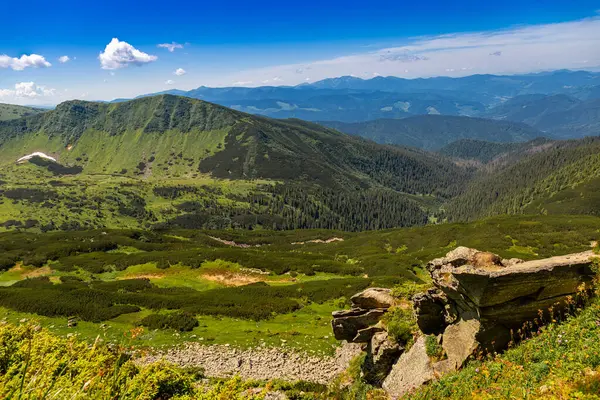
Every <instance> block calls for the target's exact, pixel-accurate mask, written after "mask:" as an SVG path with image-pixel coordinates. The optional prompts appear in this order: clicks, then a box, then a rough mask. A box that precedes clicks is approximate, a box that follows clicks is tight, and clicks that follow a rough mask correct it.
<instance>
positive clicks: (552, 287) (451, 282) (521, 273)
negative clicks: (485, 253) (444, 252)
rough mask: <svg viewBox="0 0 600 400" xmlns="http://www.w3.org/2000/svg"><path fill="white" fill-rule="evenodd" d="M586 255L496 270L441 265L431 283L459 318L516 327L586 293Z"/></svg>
mask: <svg viewBox="0 0 600 400" xmlns="http://www.w3.org/2000/svg"><path fill="white" fill-rule="evenodd" d="M592 256H593V253H592V252H591V251H587V252H583V253H577V254H570V255H567V256H559V257H551V258H547V259H543V260H535V261H528V262H523V263H516V264H512V266H510V267H502V268H498V269H490V268H475V267H473V266H471V265H463V266H459V267H455V266H452V265H449V264H447V265H444V266H442V267H440V268H438V269H436V270H434V271H433V272H432V278H433V282H434V284H435V286H436V287H438V288H439V289H441V290H442V291H443V292H444V293H445V295H446V296H447V297H448V299H449V301H450V302H452V303H454V304H456V306H457V308H458V309H459V312H460V313H462V314H465V313H472V314H476V315H478V318H479V319H480V320H482V323H483V324H484V325H486V324H487V322H486V321H489V323H493V324H494V325H498V324H501V325H504V326H506V328H507V329H511V328H519V327H520V326H521V325H522V324H523V323H524V322H527V321H533V320H534V319H535V318H537V317H538V313H539V310H548V308H549V307H555V308H556V307H559V306H560V305H561V304H562V305H564V304H566V303H567V302H568V301H569V299H570V298H572V297H574V296H575V295H576V294H577V293H579V292H580V291H581V290H585V289H586V288H588V289H589V288H590V287H591V284H592V281H593V279H594V276H595V273H594V271H593V270H592V260H591V258H592Z"/></svg>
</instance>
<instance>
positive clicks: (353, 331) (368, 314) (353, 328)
mask: <svg viewBox="0 0 600 400" xmlns="http://www.w3.org/2000/svg"><path fill="white" fill-rule="evenodd" d="M385 312H386V310H384V309H373V310H356V309H354V310H348V311H347V312H339V311H338V312H334V313H333V317H334V318H333V321H331V326H332V328H333V334H334V335H335V338H336V339H337V340H347V341H352V339H354V338H355V337H356V335H357V334H358V331H359V330H361V329H365V328H368V327H369V326H371V325H375V324H377V323H378V322H379V320H380V319H381V317H382V316H383V314H385Z"/></svg>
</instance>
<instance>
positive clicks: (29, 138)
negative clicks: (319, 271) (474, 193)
mask: <svg viewBox="0 0 600 400" xmlns="http://www.w3.org/2000/svg"><path fill="white" fill-rule="evenodd" d="M34 151H40V152H44V153H46V154H48V155H50V156H52V157H55V158H56V159H57V160H58V161H59V162H61V163H63V164H77V165H80V166H81V167H83V172H84V173H96V174H99V173H104V174H117V173H121V172H122V171H124V170H126V172H123V174H125V175H129V176H131V175H132V174H134V172H135V173H137V174H138V175H140V174H143V175H144V176H146V177H148V176H152V177H177V176H186V177H191V176H194V175H197V174H198V173H205V174H210V175H212V176H213V177H217V178H230V179H254V178H263V179H276V180H297V181H307V182H310V183H322V184H327V185H334V186H335V185H346V184H352V185H358V186H362V187H367V186H372V185H373V184H379V185H383V186H387V187H391V188H393V189H395V190H399V191H406V192H409V193H421V194H423V193H431V192H432V191H433V190H434V189H433V188H434V187H438V188H439V187H445V188H448V187H450V186H452V185H453V183H452V181H454V180H455V178H456V176H455V174H457V173H459V171H458V169H452V168H450V170H449V166H448V164H447V163H444V162H443V161H440V160H438V159H436V157H434V156H432V155H429V154H427V153H424V152H419V151H415V150H409V149H399V148H392V147H385V146H380V145H376V144H374V143H372V142H368V141H364V140H361V139H358V138H353V137H349V136H346V135H342V134H340V133H338V132H336V131H333V130H328V129H323V128H322V127H320V126H318V125H315V124H307V123H303V122H300V121H275V120H270V119H266V118H261V117H254V116H251V115H248V114H244V113H241V112H237V111H234V110H230V109H227V108H225V107H221V106H217V105H214V104H211V103H206V102H203V101H200V100H194V99H189V98H183V97H176V96H171V95H162V96H156V97H147V98H142V99H138V100H133V101H129V102H123V103H117V104H103V103H90V102H81V101H73V102H67V103H63V104H61V105H59V106H58V107H57V108H56V110H54V111H50V112H48V113H45V114H42V115H38V116H33V117H29V118H24V119H20V120H15V121H9V122H4V123H1V124H0V156H1V158H2V160H3V162H4V163H12V162H14V161H15V160H16V159H18V158H19V157H21V156H24V155H26V154H29V153H33V152H34ZM425 177H427V179H421V178H425Z"/></svg>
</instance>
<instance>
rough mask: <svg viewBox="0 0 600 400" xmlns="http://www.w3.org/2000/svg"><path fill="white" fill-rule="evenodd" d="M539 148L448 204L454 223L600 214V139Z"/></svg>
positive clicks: (477, 180)
mask: <svg viewBox="0 0 600 400" xmlns="http://www.w3.org/2000/svg"><path fill="white" fill-rule="evenodd" d="M538 150H539V151H538V152H537V153H534V154H531V155H529V156H527V157H522V158H520V159H519V160H518V161H516V162H515V163H512V164H508V165H504V166H502V167H500V168H498V169H496V170H495V171H493V172H491V173H482V174H481V175H480V176H478V177H477V178H475V179H474V180H473V181H472V182H471V183H470V184H469V185H468V186H467V188H466V189H465V192H464V193H463V194H462V195H460V196H458V197H457V198H455V199H453V200H452V201H451V202H450V204H449V205H448V206H447V211H448V215H449V217H450V219H451V220H474V219H477V218H480V217H484V216H490V215H498V214H507V213H508V214H519V213H543V214H547V213H552V214H593V215H598V214H600V201H598V200H600V179H599V178H600V138H597V137H596V138H586V139H581V140H572V141H556V142H550V143H548V144H546V145H543V146H541V148H539V149H538Z"/></svg>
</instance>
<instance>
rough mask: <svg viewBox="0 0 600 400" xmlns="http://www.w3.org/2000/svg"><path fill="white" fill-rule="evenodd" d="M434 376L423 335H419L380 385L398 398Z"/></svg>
mask: <svg viewBox="0 0 600 400" xmlns="http://www.w3.org/2000/svg"><path fill="white" fill-rule="evenodd" d="M434 378H435V371H434V369H433V366H432V365H431V360H430V359H429V356H427V352H426V350H425V336H421V337H420V338H419V339H417V341H416V342H415V344H414V345H413V346H412V347H411V348H410V350H408V351H407V352H406V353H404V354H402V355H401V356H400V359H399V360H398V362H397V363H396V364H395V365H394V366H393V367H392V370H391V372H390V374H389V375H388V376H387V378H385V380H384V381H383V385H382V387H383V389H384V390H385V391H386V392H387V393H388V394H389V395H390V396H391V397H392V398H393V399H398V398H399V397H402V396H404V395H405V394H407V393H409V392H410V391H412V390H414V389H416V388H418V387H420V386H421V385H423V384H425V383H427V382H429V381H431V380H432V379H434Z"/></svg>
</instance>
